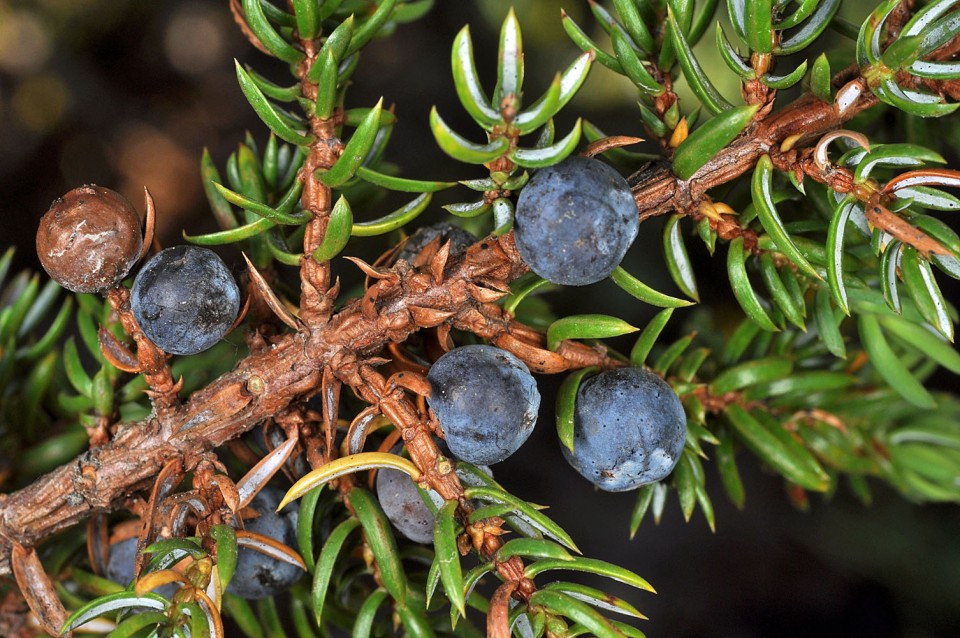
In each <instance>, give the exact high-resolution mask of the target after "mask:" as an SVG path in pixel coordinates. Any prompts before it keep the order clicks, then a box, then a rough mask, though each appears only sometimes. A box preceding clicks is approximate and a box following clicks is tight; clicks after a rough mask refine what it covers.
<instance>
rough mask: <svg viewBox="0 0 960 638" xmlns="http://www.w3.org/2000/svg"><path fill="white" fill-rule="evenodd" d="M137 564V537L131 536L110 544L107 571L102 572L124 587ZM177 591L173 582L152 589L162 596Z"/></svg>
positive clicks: (171, 594)
mask: <svg viewBox="0 0 960 638" xmlns="http://www.w3.org/2000/svg"><path fill="white" fill-rule="evenodd" d="M136 566H137V537H136V536H131V537H130V538H125V539H123V540H122V541H117V542H116V543H114V544H112V545H111V546H110V558H109V559H108V560H107V573H106V574H104V575H105V576H106V577H107V578H108V579H109V580H112V581H113V582H115V583H120V584H121V585H123V586H124V587H126V586H128V585H129V584H130V583H132V582H133V576H134V570H135V569H136ZM176 591H177V586H176V585H175V584H173V583H170V584H167V585H164V586H162V587H158V588H157V589H155V590H154V593H155V594H159V595H161V596H163V597H164V598H171V597H172V596H173V594H174V593H175V592H176Z"/></svg>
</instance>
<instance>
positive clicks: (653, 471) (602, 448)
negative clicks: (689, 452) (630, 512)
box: [563, 368, 687, 492]
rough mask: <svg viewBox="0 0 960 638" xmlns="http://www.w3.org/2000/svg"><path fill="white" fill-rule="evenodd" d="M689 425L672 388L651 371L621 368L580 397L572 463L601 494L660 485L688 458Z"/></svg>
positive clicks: (594, 380)
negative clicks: (684, 454) (685, 447)
mask: <svg viewBox="0 0 960 638" xmlns="http://www.w3.org/2000/svg"><path fill="white" fill-rule="evenodd" d="M686 436H687V419H686V416H685V415H684V412H683V405H681V403H680V399H679V397H677V394H676V392H674V391H673V388H671V387H670V385H669V384H668V383H667V382H666V381H664V380H663V379H661V378H660V377H658V376H657V375H655V374H653V373H652V372H648V371H646V370H642V369H640V368H620V369H618V370H608V371H607V372H602V373H600V374H598V375H597V376H595V377H591V378H590V379H587V380H586V381H584V382H583V383H582V384H581V385H580V389H579V391H578V392H577V403H576V409H575V411H574V439H573V452H570V450H568V449H567V448H566V447H563V454H564V456H565V457H566V458H567V461H568V462H569V463H570V465H572V466H573V467H574V468H575V469H576V470H577V471H578V472H580V474H582V475H583V476H585V477H586V478H587V479H588V480H590V481H591V482H592V483H594V484H595V485H596V486H597V487H599V488H600V489H603V490H606V491H608V492H623V491H626V490H632V489H635V488H638V487H640V486H641V485H645V484H647V483H652V482H654V481H659V480H660V479H662V478H664V477H666V476H667V475H668V474H670V472H672V471H673V468H674V466H675V465H676V464H677V461H678V460H679V459H680V454H681V453H682V452H683V444H684V441H685V439H686Z"/></svg>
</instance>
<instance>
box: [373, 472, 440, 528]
mask: <svg viewBox="0 0 960 638" xmlns="http://www.w3.org/2000/svg"><path fill="white" fill-rule="evenodd" d="M428 494H429V496H430V498H431V499H432V500H433V503H434V505H435V506H436V507H437V508H439V507H442V506H443V498H442V497H441V496H440V495H439V494H437V493H436V492H434V491H433V490H430V491H429V492H428ZM377 499H378V500H379V501H380V506H381V507H382V508H383V512H384V513H385V514H386V515H387V518H389V519H390V522H391V523H393V526H394V527H396V528H397V530H398V531H399V532H400V533H401V534H403V535H404V536H406V537H407V538H409V539H410V540H412V541H414V542H416V543H432V542H433V527H434V524H435V522H436V517H434V515H433V512H431V511H430V508H429V507H427V504H426V503H424V502H423V498H421V496H420V490H418V489H417V484H416V483H414V482H413V480H411V478H410V476H409V475H408V474H407V473H406V472H401V471H400V470H393V469H390V468H383V469H380V470H378V471H377Z"/></svg>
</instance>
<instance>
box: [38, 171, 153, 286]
mask: <svg viewBox="0 0 960 638" xmlns="http://www.w3.org/2000/svg"><path fill="white" fill-rule="evenodd" d="M142 247H143V233H142V231H141V229H140V216H139V215H138V214H137V211H136V210H134V208H133V206H132V205H131V204H130V202H129V201H127V199H126V198H125V197H123V195H121V194H120V193H117V192H115V191H112V190H110V189H109V188H103V187H102V186H94V185H89V186H81V187H80V188H75V189H73V190H72V191H70V192H69V193H67V194H66V195H64V196H63V197H61V198H59V199H57V200H56V201H54V202H53V204H52V205H51V206H50V210H48V211H47V212H46V213H45V214H44V216H43V218H42V219H41V220H40V228H39V229H38V230H37V254H38V255H39V256H40V263H41V264H42V265H43V269H44V270H46V271H47V274H49V275H50V277H52V278H53V279H54V280H55V281H56V282H57V283H58V284H60V285H61V286H63V287H64V288H67V289H68V290H72V291H74V292H98V291H101V290H105V289H107V288H112V287H113V286H116V285H117V284H118V283H120V282H121V281H122V280H123V278H124V277H126V276H127V273H129V272H130V269H131V268H133V265H134V264H135V263H137V260H138V259H139V258H140V251H141V249H142Z"/></svg>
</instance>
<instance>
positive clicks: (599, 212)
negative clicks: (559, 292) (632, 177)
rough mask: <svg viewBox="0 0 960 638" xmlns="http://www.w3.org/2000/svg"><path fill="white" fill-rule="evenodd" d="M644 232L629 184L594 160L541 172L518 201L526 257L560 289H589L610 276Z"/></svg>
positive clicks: (518, 229)
mask: <svg viewBox="0 0 960 638" xmlns="http://www.w3.org/2000/svg"><path fill="white" fill-rule="evenodd" d="M639 228H640V218H639V214H638V212H637V204H636V202H635V201H634V199H633V193H632V192H631V191H630V186H629V185H628V184H627V181H626V180H625V179H624V178H623V177H622V176H621V175H620V174H619V173H617V171H615V170H614V169H613V168H611V167H610V166H608V165H607V164H604V163H603V162H601V161H600V160H596V159H592V158H589V157H581V156H579V155H577V156H572V157H568V158H567V159H565V160H564V161H562V162H560V163H559V164H556V165H554V166H548V167H547V168H544V169H542V170H540V171H537V173H536V174H535V175H534V176H533V177H532V178H531V179H530V181H529V182H528V183H527V185H526V186H525V187H524V188H523V190H522V191H520V197H519V198H518V199H517V210H516V218H515V221H514V238H515V241H516V245H517V249H518V250H519V251H520V256H521V257H523V259H524V261H525V262H527V264H528V265H529V266H530V269H531V270H533V272H535V273H537V274H538V275H540V276H541V277H543V278H544V279H546V280H548V281H551V282H553V283H555V284H563V285H567V286H584V285H586V284H592V283H595V282H598V281H600V280H602V279H604V278H606V277H608V276H610V273H612V272H613V271H614V270H615V269H616V267H617V266H619V265H620V261H621V260H622V259H623V256H624V255H625V254H626V253H627V249H628V248H630V244H632V243H633V240H634V239H636V237H637V231H638V230H639Z"/></svg>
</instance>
